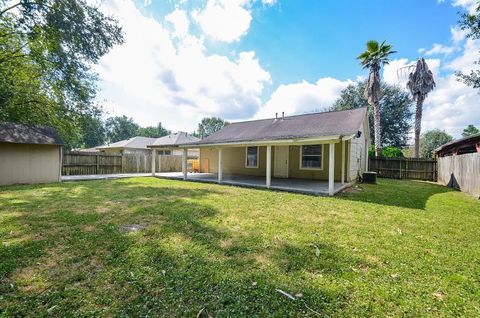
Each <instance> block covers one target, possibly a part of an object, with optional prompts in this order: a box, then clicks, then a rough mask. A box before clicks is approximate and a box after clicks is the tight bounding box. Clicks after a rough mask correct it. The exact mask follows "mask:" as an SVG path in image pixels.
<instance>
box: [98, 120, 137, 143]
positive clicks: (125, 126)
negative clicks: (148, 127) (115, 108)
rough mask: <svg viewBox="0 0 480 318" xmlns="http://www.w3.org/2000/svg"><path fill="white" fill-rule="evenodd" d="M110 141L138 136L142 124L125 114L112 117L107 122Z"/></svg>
mask: <svg viewBox="0 0 480 318" xmlns="http://www.w3.org/2000/svg"><path fill="white" fill-rule="evenodd" d="M105 127H106V129H107V139H108V142H109V143H112V142H117V141H120V140H124V139H129V138H132V137H135V136H137V134H138V130H139V129H140V126H138V124H137V123H135V122H134V121H133V119H132V118H129V117H127V116H125V115H123V116H117V117H110V118H108V119H107V120H106V122H105Z"/></svg>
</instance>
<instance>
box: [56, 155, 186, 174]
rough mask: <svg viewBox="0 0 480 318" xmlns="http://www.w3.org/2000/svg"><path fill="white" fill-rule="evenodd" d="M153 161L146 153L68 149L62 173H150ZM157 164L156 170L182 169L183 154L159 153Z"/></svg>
mask: <svg viewBox="0 0 480 318" xmlns="http://www.w3.org/2000/svg"><path fill="white" fill-rule="evenodd" d="M151 162H152V155H151V154H145V153H130V154H105V153H85V152H67V151H66V152H64V153H63V161H62V175H64V176H68V175H94V174H114V173H150V172H152V165H151ZM156 165H157V167H156V171H162V172H177V171H182V156H173V155H172V156H160V155H158V156H157V160H156ZM159 168H161V170H159Z"/></svg>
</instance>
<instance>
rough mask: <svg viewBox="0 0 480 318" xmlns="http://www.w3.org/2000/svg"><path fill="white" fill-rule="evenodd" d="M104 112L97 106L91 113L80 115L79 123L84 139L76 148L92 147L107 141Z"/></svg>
mask: <svg viewBox="0 0 480 318" xmlns="http://www.w3.org/2000/svg"><path fill="white" fill-rule="evenodd" d="M102 113H103V112H102V110H101V109H99V108H97V109H96V110H95V111H93V112H92V113H91V114H86V115H84V116H81V117H80V119H79V124H80V131H81V134H82V139H81V142H80V144H79V145H76V148H78V147H80V148H91V147H95V146H101V145H103V144H104V143H105V141H106V139H107V136H106V128H105V123H104V122H103V120H102Z"/></svg>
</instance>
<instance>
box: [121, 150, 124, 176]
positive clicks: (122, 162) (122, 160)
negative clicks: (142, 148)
mask: <svg viewBox="0 0 480 318" xmlns="http://www.w3.org/2000/svg"><path fill="white" fill-rule="evenodd" d="M121 165H122V166H121V170H122V173H125V171H124V170H125V155H124V154H123V153H122V158H121Z"/></svg>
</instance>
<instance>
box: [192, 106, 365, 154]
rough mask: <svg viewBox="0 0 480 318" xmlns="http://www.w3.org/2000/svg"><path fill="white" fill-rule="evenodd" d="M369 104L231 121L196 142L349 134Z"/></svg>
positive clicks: (359, 122)
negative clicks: (342, 108) (317, 111)
mask: <svg viewBox="0 0 480 318" xmlns="http://www.w3.org/2000/svg"><path fill="white" fill-rule="evenodd" d="M366 112H367V108H366V107H361V108H356V109H351V110H342V111H331V112H323V113H314V114H304V115H296V116H288V117H285V118H284V119H282V118H277V119H275V118H269V119H261V120H252V121H243V122H237V123H231V124H229V125H228V126H225V127H224V128H222V129H221V130H219V131H217V132H216V133H213V134H211V135H210V136H208V137H206V138H204V139H202V140H200V141H199V142H196V143H195V144H198V145H202V144H218V143H233V142H248V141H265V140H282V139H292V138H295V139H296V138H314V137H323V136H336V135H341V136H349V135H353V134H356V133H357V132H358V131H359V130H360V127H361V126H362V123H363V121H364V119H365V115H366Z"/></svg>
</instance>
